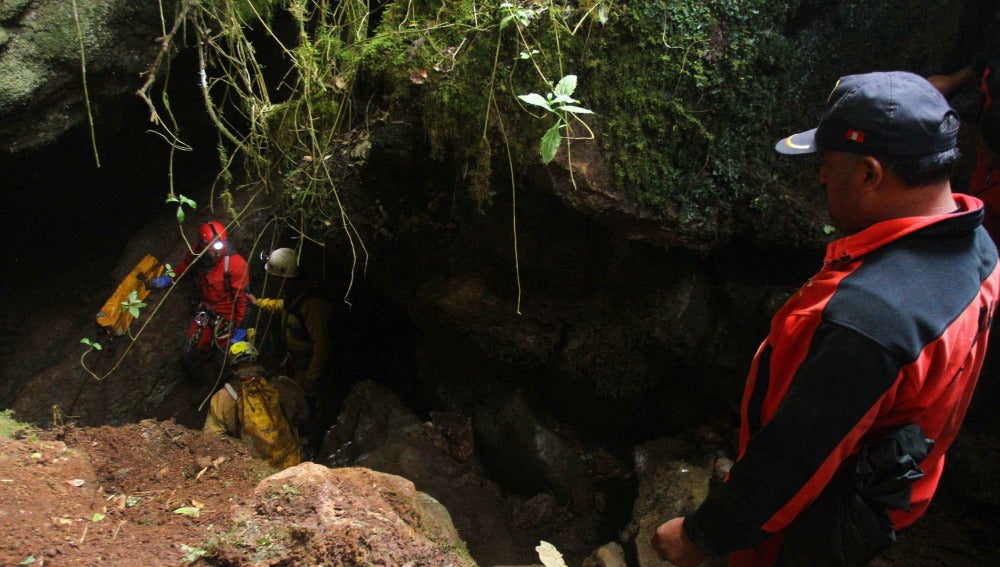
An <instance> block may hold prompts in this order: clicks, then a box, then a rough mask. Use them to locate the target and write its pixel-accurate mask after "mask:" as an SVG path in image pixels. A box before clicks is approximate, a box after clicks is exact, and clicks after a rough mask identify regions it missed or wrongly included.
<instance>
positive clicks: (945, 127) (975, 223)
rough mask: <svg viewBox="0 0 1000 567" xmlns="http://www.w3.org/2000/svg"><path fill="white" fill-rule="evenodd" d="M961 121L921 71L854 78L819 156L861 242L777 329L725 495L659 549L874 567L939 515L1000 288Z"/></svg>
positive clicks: (807, 137) (669, 556)
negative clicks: (964, 187) (939, 494)
mask: <svg viewBox="0 0 1000 567" xmlns="http://www.w3.org/2000/svg"><path fill="white" fill-rule="evenodd" d="M958 127H959V121H958V117H957V114H956V113H955V112H954V110H952V109H951V108H950V107H949V106H948V103H947V101H946V100H945V99H944V97H943V96H942V95H941V94H940V93H939V92H938V91H937V90H935V89H934V87H933V86H932V85H931V84H930V83H928V82H927V81H926V80H925V79H923V78H921V77H919V76H917V75H914V74H912V73H907V72H889V73H868V74H863V75H851V76H846V77H842V78H841V79H840V81H839V82H838V83H837V85H836V87H835V88H834V90H833V92H832V93H831V95H830V97H829V99H828V101H827V106H826V109H825V112H824V114H823V116H822V118H821V120H820V122H819V126H818V127H817V128H816V129H814V130H810V131H808V132H803V133H800V134H796V135H793V136H790V137H789V138H786V139H784V140H782V141H780V142H778V144H777V145H776V147H775V149H776V150H777V151H778V152H780V153H783V154H808V153H816V152H818V153H819V154H820V155H821V157H822V164H821V166H820V171H819V181H820V184H821V185H822V186H823V187H824V189H825V190H826V195H827V207H828V211H829V214H830V217H831V219H832V220H833V222H834V223H835V224H836V225H837V226H838V227H839V228H840V230H841V231H842V232H843V233H845V234H846V235H845V236H844V237H843V238H841V239H839V240H836V241H834V242H831V243H830V244H829V245H828V248H827V253H826V258H825V260H824V263H823V267H822V269H821V270H820V271H819V272H818V273H817V274H816V275H814V276H813V277H812V278H811V279H810V280H809V281H808V282H806V284H805V285H804V286H802V288H801V289H800V290H799V291H798V292H797V293H796V294H795V295H793V296H792V298H791V299H789V300H788V302H787V303H786V304H785V305H784V306H783V307H782V308H781V309H780V310H779V311H778V312H777V313H776V314H775V316H774V319H773V320H772V323H771V331H770V333H769V335H768V337H767V338H766V339H765V340H764V342H763V344H762V345H761V346H760V348H759V350H758V351H757V354H756V356H755V357H754V360H753V362H752V364H751V367H750V372H749V377H748V378H747V383H746V388H745V391H744V396H743V402H742V405H741V408H742V409H741V428H740V438H739V456H738V459H737V462H736V463H735V465H734V466H733V468H732V470H731V471H730V473H729V475H728V477H727V479H726V482H725V483H724V484H722V485H720V486H719V487H717V490H713V491H712V492H711V493H710V495H709V496H708V498H706V500H705V501H704V502H703V503H702V504H701V505H700V506H699V507H698V509H697V510H695V511H694V512H693V513H691V514H690V515H688V516H686V517H679V518H674V519H672V520H670V521H668V522H666V523H664V524H663V525H661V526H660V527H659V528H658V529H657V530H656V534H655V535H654V536H653V540H652V545H653V548H654V549H655V550H656V552H657V553H658V555H659V556H660V557H661V558H663V559H666V560H669V561H671V562H673V563H674V564H676V565H681V566H685V565H691V566H693V565H698V564H700V563H701V562H702V561H704V560H705V559H706V558H707V557H708V556H710V555H714V556H722V555H726V554H729V564H730V565H737V566H742V565H746V566H749V565H754V566H768V565H781V566H785V567H789V566H793V565H811V566H818V565H820V566H821V565H867V564H868V562H869V561H870V560H872V559H873V558H874V557H876V556H877V555H878V554H879V553H881V552H882V551H883V550H884V549H885V548H887V547H888V546H889V545H890V544H891V542H892V541H894V540H895V531H896V530H899V529H901V528H904V527H906V526H908V525H910V524H911V523H913V522H914V521H915V520H916V519H917V518H919V517H920V516H921V515H922V514H923V513H924V511H925V510H926V509H927V505H928V504H929V503H930V500H931V497H932V496H933V495H934V491H935V489H936V488H937V484H938V481H939V480H940V477H941V472H942V470H943V467H944V455H945V451H947V449H948V447H949V446H950V445H951V443H952V441H953V440H954V438H955V435H956V434H957V432H958V429H959V427H960V425H961V423H962V420H963V418H964V416H965V412H966V409H967V408H968V404H969V400H970V398H971V396H972V392H973V389H974V388H975V385H976V381H977V379H978V376H979V370H980V367H981V365H982V361H983V356H984V354H985V352H986V340H987V336H988V331H989V327H990V321H991V319H992V317H993V313H994V308H995V305H996V299H997V294H998V287H1000V275H998V271H997V251H996V248H995V246H994V245H993V242H992V241H991V239H990V238H989V236H988V235H987V233H986V231H985V230H984V229H983V228H982V222H983V205H982V202H980V201H979V200H978V199H976V198H974V197H970V196H967V195H961V194H952V192H951V187H950V185H949V181H948V178H949V175H950V173H951V170H952V168H953V166H954V164H955V163H956V161H957V160H958V150H957V134H958Z"/></svg>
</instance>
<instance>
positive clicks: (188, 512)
mask: <svg viewBox="0 0 1000 567" xmlns="http://www.w3.org/2000/svg"><path fill="white" fill-rule="evenodd" d="M174 514H184V515H185V516H188V517H191V518H197V517H198V516H200V515H201V511H200V510H198V509H197V508H195V507H194V506H184V507H183V508H178V509H176V510H174Z"/></svg>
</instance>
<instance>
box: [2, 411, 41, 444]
mask: <svg viewBox="0 0 1000 567" xmlns="http://www.w3.org/2000/svg"><path fill="white" fill-rule="evenodd" d="M34 430H35V427H34V426H32V425H30V424H27V423H21V422H19V421H17V420H16V419H14V410H9V409H5V410H0V437H3V438H6V439H15V438H19V437H23V436H24V434H25V433H30V432H32V431H34Z"/></svg>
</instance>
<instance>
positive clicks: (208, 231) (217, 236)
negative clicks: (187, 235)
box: [198, 221, 229, 250]
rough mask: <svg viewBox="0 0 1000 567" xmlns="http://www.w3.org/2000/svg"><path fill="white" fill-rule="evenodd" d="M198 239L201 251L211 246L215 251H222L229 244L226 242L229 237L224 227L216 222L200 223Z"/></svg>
mask: <svg viewBox="0 0 1000 567" xmlns="http://www.w3.org/2000/svg"><path fill="white" fill-rule="evenodd" d="M198 238H199V239H200V240H201V246H202V248H203V249H204V248H207V247H208V246H209V245H211V246H212V248H215V249H216V250H222V249H223V248H225V247H226V246H228V244H229V243H228V242H227V240H228V239H229V236H228V235H227V234H226V227H224V226H222V223H220V222H218V221H210V222H205V223H201V226H200V227H198Z"/></svg>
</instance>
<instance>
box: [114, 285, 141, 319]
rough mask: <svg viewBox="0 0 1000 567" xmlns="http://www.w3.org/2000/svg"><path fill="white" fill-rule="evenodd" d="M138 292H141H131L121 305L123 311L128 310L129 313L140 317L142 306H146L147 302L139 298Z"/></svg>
mask: <svg viewBox="0 0 1000 567" xmlns="http://www.w3.org/2000/svg"><path fill="white" fill-rule="evenodd" d="M138 294H139V292H138V291H136V290H132V291H131V292H129V294H128V299H126V300H125V301H122V306H121V307H120V309H121V311H122V312H125V311H128V314H129V315H131V316H132V317H135V318H138V317H139V313H141V312H142V308H143V307H146V302H145V301H142V300H141V299H139V297H138Z"/></svg>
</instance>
